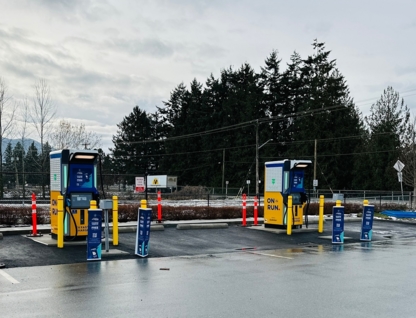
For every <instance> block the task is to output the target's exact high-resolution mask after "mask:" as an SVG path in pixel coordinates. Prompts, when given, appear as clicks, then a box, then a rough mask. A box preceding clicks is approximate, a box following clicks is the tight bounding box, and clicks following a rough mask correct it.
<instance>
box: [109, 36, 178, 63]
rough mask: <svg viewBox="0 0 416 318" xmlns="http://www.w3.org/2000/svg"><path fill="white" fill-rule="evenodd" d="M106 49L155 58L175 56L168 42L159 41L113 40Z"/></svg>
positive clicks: (147, 39) (148, 39)
mask: <svg viewBox="0 0 416 318" xmlns="http://www.w3.org/2000/svg"><path fill="white" fill-rule="evenodd" d="M105 44H106V47H109V48H110V49H113V50H116V51H119V52H128V53H129V54H130V55H133V56H139V55H147V56H150V57H154V58H164V57H169V56H172V55H173V52H174V51H173V48H172V47H171V46H170V45H168V44H167V43H166V42H164V41H161V40H158V39H154V38H153V39H150V38H146V39H143V40H142V39H137V38H136V39H126V38H113V39H110V40H108V41H106V43H105Z"/></svg>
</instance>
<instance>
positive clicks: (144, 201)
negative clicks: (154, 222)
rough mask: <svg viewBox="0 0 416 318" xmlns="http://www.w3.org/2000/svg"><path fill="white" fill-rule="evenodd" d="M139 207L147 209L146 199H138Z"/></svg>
mask: <svg viewBox="0 0 416 318" xmlns="http://www.w3.org/2000/svg"><path fill="white" fill-rule="evenodd" d="M140 208H142V209H147V201H146V200H141V201H140Z"/></svg>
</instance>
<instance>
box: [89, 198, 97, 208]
mask: <svg viewBox="0 0 416 318" xmlns="http://www.w3.org/2000/svg"><path fill="white" fill-rule="evenodd" d="M96 209H97V201H95V200H91V201H90V210H96Z"/></svg>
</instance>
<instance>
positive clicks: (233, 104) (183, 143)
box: [107, 40, 416, 190]
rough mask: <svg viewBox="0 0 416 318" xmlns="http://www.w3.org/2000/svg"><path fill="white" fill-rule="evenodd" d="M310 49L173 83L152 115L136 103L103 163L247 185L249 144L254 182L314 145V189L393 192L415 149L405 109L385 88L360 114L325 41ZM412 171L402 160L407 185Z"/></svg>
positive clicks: (134, 171) (122, 170)
mask: <svg viewBox="0 0 416 318" xmlns="http://www.w3.org/2000/svg"><path fill="white" fill-rule="evenodd" d="M312 49H313V53H312V54H311V55H310V56H308V57H306V58H302V57H301V56H300V55H299V54H298V53H297V52H294V53H293V54H292V55H291V56H290V61H289V63H287V65H286V67H285V68H284V69H283V66H282V65H281V64H282V63H281V59H280V58H279V55H278V52H277V51H272V52H271V54H270V55H269V56H268V57H267V58H266V59H265V63H264V66H263V67H261V69H260V71H259V72H256V71H255V70H254V69H253V68H252V67H251V66H250V65H249V64H248V63H244V64H243V65H242V66H241V67H239V68H238V69H233V68H232V67H229V68H227V69H223V70H221V72H220V76H219V77H218V78H216V77H214V76H213V75H211V76H209V77H208V78H207V80H206V81H205V83H204V84H202V83H200V82H198V81H197V80H196V79H194V80H193V81H192V82H191V83H190V85H189V87H187V86H186V85H184V84H183V83H181V84H179V85H178V86H177V87H175V88H174V89H173V90H172V92H171V94H170V97H169V99H168V100H167V101H165V102H163V105H162V106H157V107H156V111H155V112H153V113H148V112H146V111H144V110H142V109H140V107H139V106H135V107H134V108H133V111H132V112H131V113H130V114H129V115H127V116H125V117H124V119H123V120H122V121H121V122H120V123H119V124H118V130H117V133H116V134H115V135H114V136H113V144H114V147H113V148H112V149H111V150H110V152H111V156H110V157H111V158H110V157H108V158H107V162H108V167H109V166H110V165H111V170H112V171H113V172H116V173H118V174H122V175H125V176H126V178H127V180H128V181H129V182H134V181H133V180H134V176H136V175H142V174H146V173H149V174H168V175H175V176H178V182H179V184H181V185H203V186H209V187H217V188H218V187H222V188H224V183H225V181H228V184H229V186H233V187H240V186H244V185H245V184H246V180H250V181H251V182H250V183H251V184H252V185H254V184H255V183H254V182H255V164H254V163H255V158H256V148H257V149H258V154H259V156H258V158H259V162H260V165H259V167H260V168H259V169H260V172H259V173H260V180H262V179H263V177H262V176H263V166H264V162H266V161H275V160H282V159H310V160H313V161H314V160H315V153H316V163H317V169H316V178H317V179H318V180H319V187H320V188H326V189H328V188H330V189H362V190H366V189H368V190H400V184H399V183H398V179H397V175H396V171H395V170H394V169H393V165H394V163H395V162H396V161H397V160H398V159H399V158H401V159H402V161H403V162H405V164H406V163H407V162H409V161H410V159H409V157H410V158H413V157H412V156H413V154H414V151H413V149H414V141H412V139H411V138H410V137H411V136H413V139H415V138H414V136H415V134H414V131H415V125H414V122H412V121H411V119H410V111H409V108H408V107H407V105H405V103H404V101H403V99H400V96H399V93H398V92H396V91H395V90H394V89H393V88H392V87H387V88H386V90H385V91H384V92H383V93H382V95H381V97H380V99H379V100H378V101H377V102H376V103H374V104H373V105H372V106H371V109H370V113H369V115H367V116H363V115H362V113H361V111H360V109H359V108H358V107H357V106H356V104H355V102H354V99H353V97H352V96H351V95H350V92H349V89H348V85H347V81H346V79H345V77H344V76H343V75H342V73H341V72H340V70H339V69H338V67H337V65H336V60H335V59H331V58H330V53H331V52H330V51H329V50H327V49H326V47H325V44H324V43H321V42H318V41H317V40H315V41H314V42H313V44H312ZM412 132H413V135H412ZM406 156H407V157H406ZM414 161H415V162H416V160H414ZM413 166H415V167H416V164H415V165H413ZM108 169H110V168H108ZM406 169H408V170H406ZM411 169H412V168H411V167H410V162H409V164H406V167H405V171H404V175H406V176H408V177H409V176H412V177H409V178H408V179H409V180H408V182H406V185H407V187H408V188H407V189H408V190H413V189H414V188H415V184H414V180H415V178H414V176H416V174H415V173H414V172H412V171H411ZM415 169H416V168H415ZM312 173H313V172H310V173H309V174H310V175H312ZM412 173H413V174H412ZM311 179H312V178H311ZM311 183H312V181H311ZM310 186H311V185H310ZM261 189H262V187H261V186H260V190H261Z"/></svg>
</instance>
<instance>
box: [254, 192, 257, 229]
mask: <svg viewBox="0 0 416 318" xmlns="http://www.w3.org/2000/svg"><path fill="white" fill-rule="evenodd" d="M257 216H258V213H257V195H256V196H255V197H254V225H257Z"/></svg>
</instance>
